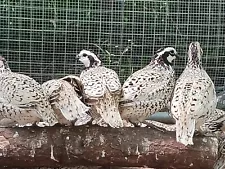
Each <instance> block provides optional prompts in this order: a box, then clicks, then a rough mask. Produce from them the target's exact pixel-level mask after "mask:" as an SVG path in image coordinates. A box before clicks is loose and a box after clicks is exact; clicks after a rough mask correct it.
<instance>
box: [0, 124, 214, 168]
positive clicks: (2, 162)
mask: <svg viewBox="0 0 225 169" xmlns="http://www.w3.org/2000/svg"><path fill="white" fill-rule="evenodd" d="M216 153H217V140H216V139H215V138H210V137H196V138H194V146H189V147H185V146H184V145H182V144H180V143H177V142H176V140H175V133H174V132H161V131H158V130H155V129H150V128H138V127H135V128H120V129H113V128H104V127H97V126H90V127H89V126H81V127H59V126H54V127H45V128H39V127H24V128H1V129H0V166H4V167H14V168H15V167H17V168H22V167H24V168H31V167H61V166H64V167H72V166H90V165H92V166H124V167H129V166H130V167H131V166H132V167H143V166H144V167H151V168H160V169H163V168H176V169H182V168H186V169H188V168H193V169H194V168H196V169H197V168H198V169H199V168H204V169H212V166H213V164H214V162H215V158H216Z"/></svg>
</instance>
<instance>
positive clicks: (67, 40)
mask: <svg viewBox="0 0 225 169" xmlns="http://www.w3.org/2000/svg"><path fill="white" fill-rule="evenodd" d="M224 11H225V1H223V0H204V1H201V0H198V1H192V0H187V1H181V0H167V1H166V0H76V1H75V0H2V1H0V32H1V34H0V35H1V36H0V53H1V54H2V55H3V56H5V57H6V58H7V60H8V61H9V65H10V67H11V69H12V70H13V71H15V72H21V73H24V74H27V75H29V76H31V77H33V78H35V79H36V80H37V81H39V82H40V83H42V82H44V81H46V80H49V79H52V78H58V77H62V76H64V75H67V74H77V75H78V74H79V73H80V71H81V69H82V65H81V64H80V63H79V61H77V60H76V58H75V56H76V54H78V53H79V51H80V50H82V49H88V50H92V51H94V52H96V53H97V54H99V55H100V57H101V58H102V60H103V63H104V65H105V66H107V67H110V68H112V69H114V70H116V71H117V72H118V74H119V76H120V78H121V82H122V83H123V81H124V80H125V79H126V78H127V77H128V76H129V75H130V74H131V73H132V72H133V71H136V70H138V69H140V68H142V67H144V66H145V65H146V64H148V63H149V61H150V59H151V57H152V55H153V54H154V51H156V50H157V49H158V48H160V47H161V46H163V45H171V46H174V47H176V49H177V51H178V52H179V54H180V55H181V59H179V60H177V61H176V62H175V65H174V67H175V71H176V75H177V76H179V75H180V73H181V72H182V71H183V69H184V67H185V65H186V60H187V48H188V45H189V43H190V42H191V41H199V42H200V43H201V46H202V48H203V54H204V55H203V66H204V68H205V69H206V71H207V72H208V73H209V75H210V77H211V78H212V80H213V81H214V83H215V85H216V87H217V90H218V91H219V90H221V89H223V88H224V83H225V70H224V68H225V12H224Z"/></svg>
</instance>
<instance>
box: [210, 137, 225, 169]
mask: <svg viewBox="0 0 225 169" xmlns="http://www.w3.org/2000/svg"><path fill="white" fill-rule="evenodd" d="M224 168H225V137H224V136H221V137H220V138H219V139H218V152H217V159H216V162H215V164H214V166H213V169H224Z"/></svg>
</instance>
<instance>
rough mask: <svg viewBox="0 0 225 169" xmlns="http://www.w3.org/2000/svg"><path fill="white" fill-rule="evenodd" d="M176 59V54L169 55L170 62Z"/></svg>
mask: <svg viewBox="0 0 225 169" xmlns="http://www.w3.org/2000/svg"><path fill="white" fill-rule="evenodd" d="M174 59H176V56H171V55H169V56H168V57H167V60H168V62H169V63H172V61H173V60H174Z"/></svg>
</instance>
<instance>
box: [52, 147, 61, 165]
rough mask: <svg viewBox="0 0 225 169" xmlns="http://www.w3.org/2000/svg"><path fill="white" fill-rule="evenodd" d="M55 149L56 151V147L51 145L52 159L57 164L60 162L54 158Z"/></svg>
mask: <svg viewBox="0 0 225 169" xmlns="http://www.w3.org/2000/svg"><path fill="white" fill-rule="evenodd" d="M53 149H54V146H53V145H51V159H52V160H54V161H56V162H59V161H58V160H56V159H55V157H54V150H53Z"/></svg>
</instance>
